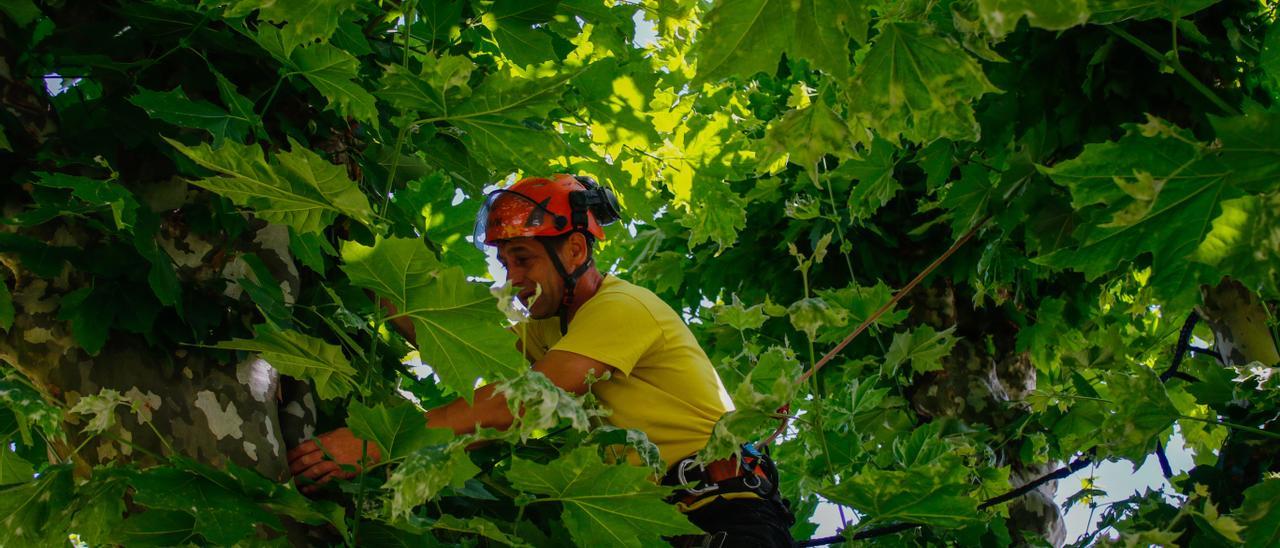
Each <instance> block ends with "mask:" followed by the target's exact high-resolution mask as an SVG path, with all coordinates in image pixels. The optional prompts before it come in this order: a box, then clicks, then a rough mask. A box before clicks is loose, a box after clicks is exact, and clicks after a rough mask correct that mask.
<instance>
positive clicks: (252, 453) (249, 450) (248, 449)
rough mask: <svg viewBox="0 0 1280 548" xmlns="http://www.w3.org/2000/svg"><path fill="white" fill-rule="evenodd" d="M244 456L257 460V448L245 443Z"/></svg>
mask: <svg viewBox="0 0 1280 548" xmlns="http://www.w3.org/2000/svg"><path fill="white" fill-rule="evenodd" d="M244 454H246V455H249V458H251V459H253V460H258V446H256V445H254V444H252V443H249V442H248V441H245V442H244Z"/></svg>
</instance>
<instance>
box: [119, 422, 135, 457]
mask: <svg viewBox="0 0 1280 548" xmlns="http://www.w3.org/2000/svg"><path fill="white" fill-rule="evenodd" d="M120 439H122V440H124V441H126V442H132V441H133V433H132V432H130V431H129V429H127V428H121V429H120ZM120 454H122V455H125V456H129V455H132V454H133V446H132V445H129V444H128V443H121V444H120Z"/></svg>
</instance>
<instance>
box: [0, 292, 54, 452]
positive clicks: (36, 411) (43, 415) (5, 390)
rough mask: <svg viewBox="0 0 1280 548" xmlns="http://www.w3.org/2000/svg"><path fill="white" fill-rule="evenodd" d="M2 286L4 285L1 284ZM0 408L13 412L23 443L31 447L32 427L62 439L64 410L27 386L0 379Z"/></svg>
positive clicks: (49, 437) (52, 437)
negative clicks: (50, 403)
mask: <svg viewBox="0 0 1280 548" xmlns="http://www.w3.org/2000/svg"><path fill="white" fill-rule="evenodd" d="M0 285H2V284H0ZM0 406H3V407H4V408H6V409H9V410H10V411H12V412H13V416H14V418H15V419H16V420H17V422H18V425H17V426H18V433H19V434H21V435H22V443H23V444H25V445H31V444H32V443H33V442H34V440H33V438H32V437H31V427H32V426H35V427H37V428H39V429H40V430H42V431H43V432H44V436H45V437H46V438H48V439H62V438H63V437H64V432H63V428H62V409H60V408H58V407H54V406H52V405H49V403H48V402H46V401H45V400H44V398H43V397H42V396H41V395H40V394H39V393H38V392H36V391H35V390H33V389H32V388H31V387H29V386H27V385H26V384H23V383H20V382H16V381H14V380H10V379H0Z"/></svg>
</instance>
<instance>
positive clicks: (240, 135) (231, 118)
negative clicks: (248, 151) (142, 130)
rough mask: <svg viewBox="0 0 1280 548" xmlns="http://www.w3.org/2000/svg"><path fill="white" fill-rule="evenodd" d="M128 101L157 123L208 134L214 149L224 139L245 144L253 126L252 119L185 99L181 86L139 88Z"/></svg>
mask: <svg viewBox="0 0 1280 548" xmlns="http://www.w3.org/2000/svg"><path fill="white" fill-rule="evenodd" d="M129 102H130V103H133V104H134V105H135V106H137V107H138V108H140V109H142V110H144V111H146V112H147V115H148V116H151V117H152V118H155V119H157V120H162V121H165V122H169V123H170V124H173V125H176V126H181V127H191V128H197V129H203V130H205V131H208V132H209V134H211V135H213V145H214V146H218V145H220V144H221V143H222V140H223V139H226V138H227V137H231V138H232V139H235V140H237V141H240V142H244V140H245V136H247V135H248V134H249V128H250V126H251V124H252V123H253V122H252V120H251V119H249V118H244V117H243V116H242V115H232V114H231V113H229V112H227V111H225V110H223V109H222V107H219V106H217V105H215V104H213V103H210V102H207V101H193V100H191V99H189V98H187V94H186V93H185V92H183V91H182V87H181V86H179V87H175V88H173V89H171V90H169V91H152V90H149V89H142V88H139V89H138V93H136V94H134V95H133V96H131V97H129Z"/></svg>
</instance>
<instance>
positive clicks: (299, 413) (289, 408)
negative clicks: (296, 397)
mask: <svg viewBox="0 0 1280 548" xmlns="http://www.w3.org/2000/svg"><path fill="white" fill-rule="evenodd" d="M284 412H285V413H288V414H290V415H293V416H295V417H298V418H300V419H304V418H306V417H307V412H306V411H303V410H302V405H301V404H299V403H298V402H297V401H291V402H289V405H286V406H284Z"/></svg>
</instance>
